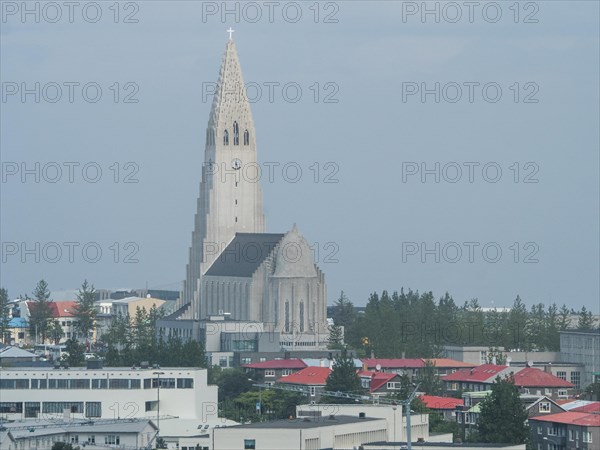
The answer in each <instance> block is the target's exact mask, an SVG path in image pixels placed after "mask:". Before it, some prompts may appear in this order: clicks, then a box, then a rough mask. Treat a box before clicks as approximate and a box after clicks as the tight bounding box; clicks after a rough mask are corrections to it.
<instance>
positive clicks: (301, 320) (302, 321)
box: [300, 302, 304, 333]
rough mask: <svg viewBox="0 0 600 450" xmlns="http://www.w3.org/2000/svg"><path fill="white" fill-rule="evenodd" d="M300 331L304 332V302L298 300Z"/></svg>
mask: <svg viewBox="0 0 600 450" xmlns="http://www.w3.org/2000/svg"><path fill="white" fill-rule="evenodd" d="M300 332H301V333H304V302H300Z"/></svg>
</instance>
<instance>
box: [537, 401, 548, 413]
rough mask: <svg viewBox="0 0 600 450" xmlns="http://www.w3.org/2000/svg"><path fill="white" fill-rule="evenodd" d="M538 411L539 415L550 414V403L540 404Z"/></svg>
mask: <svg viewBox="0 0 600 450" xmlns="http://www.w3.org/2000/svg"><path fill="white" fill-rule="evenodd" d="M539 411H540V412H541V413H547V412H550V402H540V405H539Z"/></svg>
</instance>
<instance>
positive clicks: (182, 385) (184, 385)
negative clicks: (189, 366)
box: [177, 378, 194, 389]
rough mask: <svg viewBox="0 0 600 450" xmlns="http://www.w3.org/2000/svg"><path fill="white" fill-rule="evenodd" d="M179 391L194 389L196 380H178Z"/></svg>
mask: <svg viewBox="0 0 600 450" xmlns="http://www.w3.org/2000/svg"><path fill="white" fill-rule="evenodd" d="M177 389H194V379H193V378H177Z"/></svg>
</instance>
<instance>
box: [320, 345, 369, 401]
mask: <svg viewBox="0 0 600 450" xmlns="http://www.w3.org/2000/svg"><path fill="white" fill-rule="evenodd" d="M325 390H326V391H330V392H344V393H346V394H354V395H360V394H362V393H363V392H364V389H363V388H362V385H361V382H360V378H359V377H358V374H357V373H356V367H355V366H354V359H353V358H352V357H351V356H349V355H348V353H347V351H346V349H344V350H342V351H341V352H340V354H339V355H337V356H336V357H335V358H334V360H333V367H332V370H331V374H329V377H328V378H327V382H326V384H325ZM321 403H355V400H352V399H348V398H343V397H328V396H324V397H322V398H321Z"/></svg>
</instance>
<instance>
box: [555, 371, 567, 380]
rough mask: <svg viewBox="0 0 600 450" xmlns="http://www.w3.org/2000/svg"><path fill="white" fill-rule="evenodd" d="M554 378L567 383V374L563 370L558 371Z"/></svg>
mask: <svg viewBox="0 0 600 450" xmlns="http://www.w3.org/2000/svg"><path fill="white" fill-rule="evenodd" d="M556 376H557V377H558V378H560V379H561V380H565V381H567V372H565V371H563V370H559V371H558V372H556Z"/></svg>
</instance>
